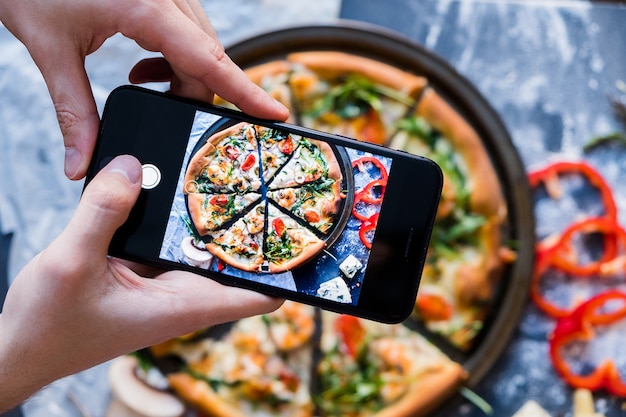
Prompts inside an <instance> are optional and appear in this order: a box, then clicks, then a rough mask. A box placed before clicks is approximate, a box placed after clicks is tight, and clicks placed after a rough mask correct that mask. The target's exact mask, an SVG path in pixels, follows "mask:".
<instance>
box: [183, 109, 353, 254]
mask: <svg viewBox="0 0 626 417" xmlns="http://www.w3.org/2000/svg"><path fill="white" fill-rule="evenodd" d="M236 123H239V121H238V120H235V119H231V118H228V117H223V118H222V119H220V120H218V121H217V122H216V123H214V124H213V125H211V126H210V127H209V128H208V129H207V130H205V131H204V132H203V133H202V136H200V139H199V140H198V142H197V143H196V144H195V146H194V148H193V150H192V151H191V154H190V157H189V160H187V161H186V162H185V163H186V167H185V170H187V167H188V166H189V163H190V161H191V159H192V158H193V156H194V155H195V154H197V153H198V152H199V151H200V149H201V148H202V147H203V146H204V144H205V143H206V141H207V140H208V139H209V138H210V137H211V136H213V135H214V134H215V133H217V132H220V131H222V130H224V129H228V128H229V127H231V126H233V125H234V124H236ZM329 146H330V147H331V148H332V150H333V153H334V154H335V157H336V158H337V160H338V161H339V167H340V168H341V174H342V184H341V189H342V190H354V177H353V172H352V164H351V162H350V158H349V157H348V154H347V152H346V150H345V149H344V148H342V147H339V146H335V145H333V144H329ZM353 202H354V193H353V192H349V193H346V196H345V198H343V199H342V200H341V204H340V205H339V216H338V219H337V220H336V221H335V223H334V224H333V226H332V228H331V229H330V230H329V231H327V232H326V233H322V232H319V231H317V230H315V229H314V228H311V229H310V230H311V231H312V232H314V233H315V234H316V235H318V236H319V237H320V238H322V239H324V240H325V241H326V248H327V249H328V248H330V247H331V246H332V245H333V244H335V242H337V240H339V238H340V237H341V234H342V232H343V229H344V228H345V226H346V224H347V223H348V220H349V219H350V214H351V207H352V204H353ZM185 205H186V206H187V214H188V215H189V216H190V217H191V212H190V211H189V203H188V199H187V195H185ZM277 208H279V209H281V208H280V207H279V206H277ZM244 213H245V212H244ZM237 218H239V216H237V217H235V218H234V219H233V220H231V221H229V222H227V223H226V224H230V223H231V222H232V221H234V220H236V219H237ZM294 220H296V221H298V222H299V221H300V220H299V219H298V218H297V217H294ZM190 227H191V228H192V230H193V231H194V233H196V234H197V235H198V236H200V233H199V232H198V230H197V229H196V227H195V225H194V224H193V222H192V223H191V224H190ZM201 238H202V239H203V240H204V239H206V240H205V242H206V243H208V242H209V241H210V240H209V237H208V236H201Z"/></svg>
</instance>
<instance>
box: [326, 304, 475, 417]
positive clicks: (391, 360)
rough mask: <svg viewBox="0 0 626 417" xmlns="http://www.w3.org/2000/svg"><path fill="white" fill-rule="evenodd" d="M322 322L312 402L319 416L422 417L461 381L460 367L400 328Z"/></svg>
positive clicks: (330, 316)
mask: <svg viewBox="0 0 626 417" xmlns="http://www.w3.org/2000/svg"><path fill="white" fill-rule="evenodd" d="M322 317H323V328H322V329H323V330H322V339H321V350H322V359H321V361H320V362H319V364H318V366H317V372H318V377H319V381H320V386H321V389H320V393H319V394H318V395H317V396H316V397H315V399H314V400H315V403H316V405H317V406H318V407H319V409H320V411H321V414H322V416H324V417H325V416H337V415H342V416H351V417H390V416H393V417H409V416H411V417H415V416H423V415H426V414H427V413H428V412H430V411H432V407H433V406H434V405H436V404H439V403H440V400H441V399H442V398H446V397H448V396H449V395H450V394H451V393H452V392H454V391H455V390H456V389H458V386H459V384H460V383H462V382H463V380H464V379H465V378H466V373H465V371H464V370H463V369H462V367H461V366H460V365H459V364H457V363H455V362H453V361H452V360H450V359H449V358H448V357H447V356H445V355H444V354H443V353H442V352H440V351H439V350H438V349H437V348H436V347H435V346H434V345H432V344H431V343H430V342H428V341H427V340H426V339H424V338H423V337H422V336H421V335H419V334H418V333H415V332H413V331H411V330H409V329H407V328H406V327H404V326H403V325H401V324H398V325H386V324H381V323H376V322H371V321H367V320H362V319H359V318H356V317H353V316H346V315H337V314H334V313H329V312H324V313H323V315H322Z"/></svg>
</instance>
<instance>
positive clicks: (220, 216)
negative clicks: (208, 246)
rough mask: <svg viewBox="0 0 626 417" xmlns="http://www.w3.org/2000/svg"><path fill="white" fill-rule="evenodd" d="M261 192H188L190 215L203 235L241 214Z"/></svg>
mask: <svg viewBox="0 0 626 417" xmlns="http://www.w3.org/2000/svg"><path fill="white" fill-rule="evenodd" d="M261 197H262V196H261V194H258V193H248V194H242V195H239V194H188V195H187V205H188V207H189V216H190V218H191V220H192V221H193V224H194V226H195V228H196V230H197V231H198V233H199V234H200V235H201V236H205V235H207V234H208V233H209V232H212V231H214V230H216V229H218V228H220V227H221V226H222V225H224V224H225V223H227V222H228V221H230V220H232V219H233V218H234V217H235V216H237V215H238V214H241V213H242V212H243V211H244V210H245V209H246V208H248V207H249V206H250V205H252V204H254V203H255V202H257V201H258V200H259V199H260V198H261Z"/></svg>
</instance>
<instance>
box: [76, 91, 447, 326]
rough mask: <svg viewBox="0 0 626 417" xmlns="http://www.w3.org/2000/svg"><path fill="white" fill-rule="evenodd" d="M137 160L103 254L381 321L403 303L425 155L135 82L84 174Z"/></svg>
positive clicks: (399, 313)
mask: <svg viewBox="0 0 626 417" xmlns="http://www.w3.org/2000/svg"><path fill="white" fill-rule="evenodd" d="M121 154H130V155H133V156H135V157H136V158H138V159H139V161H140V162H141V164H142V167H143V177H142V178H143V179H142V191H141V193H140V196H139V199H138V201H137V203H136V205H135V206H134V208H133V210H132V211H131V214H130V216H129V218H128V220H127V222H126V223H125V224H124V225H123V226H122V227H120V228H119V230H118V231H117V233H116V234H115V236H114V238H113V240H112V242H111V245H110V250H109V252H110V255H112V256H115V257H120V258H124V259H128V260H132V261H137V262H140V263H146V264H150V265H154V266H158V267H162V268H166V269H175V268H178V269H184V270H189V271H193V272H195V273H198V274H202V275H205V276H207V277H210V278H212V279H215V280H216V281H219V282H221V283H224V284H228V285H235V286H240V287H244V288H248V289H252V290H256V291H259V292H263V293H266V294H269V295H272V296H277V297H282V298H288V299H292V300H296V301H300V302H304V303H307V304H312V305H316V306H319V307H321V308H324V309H328V310H332V311H335V312H339V313H346V314H351V315H355V316H360V317H364V318H368V319H372V320H377V321H381V322H387V323H397V322H400V321H402V320H404V319H405V318H406V317H407V316H408V315H409V314H410V312H411V311H412V308H413V306H414V303H415V298H416V295H417V289H418V285H419V281H420V277H421V272H422V268H423V266H424V261H425V258H426V251H427V248H428V243H429V239H430V234H431V231H432V226H433V222H434V218H435V214H436V211H437V206H438V202H439V197H440V193H441V188H442V181H443V180H442V174H441V170H440V169H439V167H438V166H437V165H436V164H435V163H434V162H432V161H430V160H428V159H425V158H421V157H419V156H414V155H409V154H406V153H403V152H398V151H394V150H391V149H387V148H384V147H381V146H376V145H372V144H368V143H363V142H358V141H356V140H352V139H349V138H345V137H341V136H337V135H332V134H328V133H323V132H319V131H314V130H311V129H307V128H303V127H298V126H294V125H290V124H287V123H279V122H270V121H267V120H260V119H256V118H253V117H250V116H247V115H245V114H243V113H240V112H236V111H233V110H229V109H225V108H221V107H217V106H213V105H209V104H204V103H200V102H195V101H193V100H187V99H183V98H178V97H174V96H171V95H167V94H163V93H159V92H155V91H151V90H146V89H143V88H139V87H134V86H123V87H119V88H118V89H116V90H114V91H113V92H112V93H111V95H110V96H109V98H108V100H107V103H106V106H105V108H104V111H103V117H102V122H101V126H100V132H99V138H98V142H97V144H96V148H95V151H94V156H93V159H92V161H91V165H90V168H89V171H88V174H87V181H86V183H88V181H89V180H90V179H91V178H93V177H94V176H95V175H96V173H97V172H98V171H99V170H100V169H101V168H102V167H104V166H105V165H106V164H107V163H108V162H109V161H110V160H111V159H112V158H113V157H115V156H116V155H121Z"/></svg>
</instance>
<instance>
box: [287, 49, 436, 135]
mask: <svg viewBox="0 0 626 417" xmlns="http://www.w3.org/2000/svg"><path fill="white" fill-rule="evenodd" d="M287 61H288V62H289V63H290V64H292V66H293V69H292V73H291V75H290V77H289V85H290V87H291V91H292V94H293V99H294V100H295V107H296V108H297V109H298V111H299V112H300V118H301V120H300V123H301V124H303V125H304V126H307V127H311V128H314V129H319V130H322V131H326V132H332V133H337V134H340V135H344V136H349V137H352V138H356V139H358V140H362V141H366V142H371V143H376V144H379V145H384V144H386V143H387V140H388V138H389V137H390V136H391V135H392V133H393V131H394V129H395V124H396V122H397V121H398V120H399V119H401V118H402V117H404V116H405V115H406V113H407V112H408V111H409V109H410V108H411V106H412V105H413V104H414V102H415V97H417V96H418V95H419V94H420V93H421V91H422V90H423V88H424V87H425V86H426V84H427V80H426V79H425V78H424V77H419V76H416V75H413V74H410V73H408V72H405V71H402V70H400V69H398V68H395V67H392V66H391V65H387V64H385V63H382V62H379V61H374V60H371V59H369V58H365V57H361V56H357V55H351V54H346V53H342V52H332V51H313V52H298V53H293V54H289V55H288V56H287Z"/></svg>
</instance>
